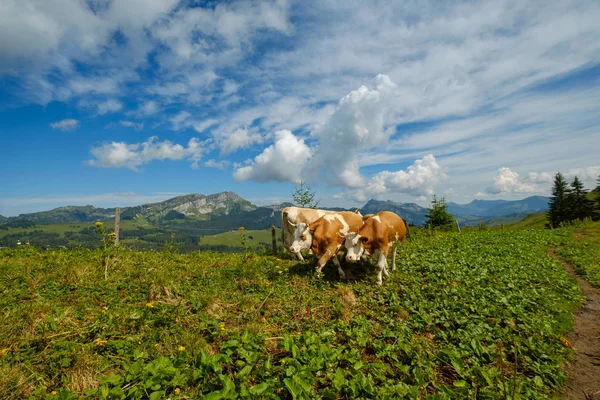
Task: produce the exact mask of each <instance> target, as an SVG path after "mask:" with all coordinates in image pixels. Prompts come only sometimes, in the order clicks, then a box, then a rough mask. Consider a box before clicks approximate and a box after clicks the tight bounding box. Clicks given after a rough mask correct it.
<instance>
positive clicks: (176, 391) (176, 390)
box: [173, 388, 181, 394]
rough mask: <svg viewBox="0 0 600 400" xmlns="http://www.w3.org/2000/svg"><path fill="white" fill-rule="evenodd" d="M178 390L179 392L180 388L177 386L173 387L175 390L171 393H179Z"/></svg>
mask: <svg viewBox="0 0 600 400" xmlns="http://www.w3.org/2000/svg"><path fill="white" fill-rule="evenodd" d="M179 392H181V389H179V388H175V390H174V391H173V393H175V394H179Z"/></svg>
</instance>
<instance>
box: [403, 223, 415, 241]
mask: <svg viewBox="0 0 600 400" xmlns="http://www.w3.org/2000/svg"><path fill="white" fill-rule="evenodd" d="M404 225H405V226H406V236H407V237H408V241H409V242H412V241H413V239H412V235H411V234H410V227H409V226H408V225H406V223H405V224H404Z"/></svg>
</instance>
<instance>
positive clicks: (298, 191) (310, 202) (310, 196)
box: [292, 180, 319, 208]
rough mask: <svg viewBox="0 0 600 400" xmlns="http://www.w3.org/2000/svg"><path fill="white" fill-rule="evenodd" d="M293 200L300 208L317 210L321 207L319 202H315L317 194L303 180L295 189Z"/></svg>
mask: <svg viewBox="0 0 600 400" xmlns="http://www.w3.org/2000/svg"><path fill="white" fill-rule="evenodd" d="M292 198H293V199H294V203H296V204H298V205H299V206H300V207H307V208H317V206H318V205H319V200H315V192H314V191H313V190H312V189H311V187H310V186H308V185H307V184H306V182H304V181H303V180H300V182H298V186H296V187H295V188H294V191H293V192H292Z"/></svg>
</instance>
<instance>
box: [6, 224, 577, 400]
mask: <svg viewBox="0 0 600 400" xmlns="http://www.w3.org/2000/svg"><path fill="white" fill-rule="evenodd" d="M248 233H249V232H248ZM568 236H569V232H568V231H566V230H552V231H550V230H547V231H523V232H498V231H487V232H470V233H463V234H462V235H457V234H448V235H440V234H438V233H435V234H434V236H433V237H432V238H431V239H427V238H426V237H425V236H422V237H419V238H418V240H416V241H414V242H412V243H405V244H404V245H403V246H401V247H400V248H399V249H398V252H399V253H398V261H399V262H398V264H399V268H398V270H397V271H394V272H391V274H390V277H389V278H388V279H386V280H384V284H383V286H381V287H378V286H376V285H375V284H374V283H375V271H374V269H373V268H372V267H367V268H360V267H358V266H352V267H351V266H346V267H345V269H346V270H347V271H348V272H349V273H351V274H352V275H353V276H354V277H355V279H353V280H351V281H348V282H340V281H338V279H337V272H336V270H335V268H334V267H332V266H330V267H327V268H325V270H324V272H325V277H324V278H323V279H322V280H314V279H313V278H312V271H313V265H314V261H311V262H306V263H295V262H292V261H288V260H281V259H278V258H275V257H271V256H258V255H256V254H252V253H248V254H216V253H210V252H203V253H201V252H195V253H191V254H176V253H170V252H151V251H149V252H132V251H129V250H127V249H118V250H115V253H114V254H113V255H114V258H107V257H106V253H103V252H102V251H100V250H97V251H90V250H56V251H38V250H36V249H34V248H31V247H26V246H25V247H21V248H18V249H4V250H0V291H2V293H3V295H2V296H0V309H1V310H2V323H1V324H0V397H1V398H6V399H9V398H22V397H28V396H32V397H33V398H46V396H47V398H52V399H54V398H77V397H80V398H81V397H83V398H86V397H91V398H131V399H138V398H151V399H159V398H167V397H170V398H173V399H174V398H198V397H201V396H207V397H206V398H209V399H217V398H236V397H242V398H259V399H262V398H264V399H277V398H284V399H287V398H298V399H301V398H331V399H336V398H359V397H360V398H381V399H385V398H389V399H395V398H435V399H456V398H489V399H505V398H514V396H513V394H514V393H518V394H519V397H520V398H523V399H525V398H532V399H539V398H549V397H552V396H553V395H554V394H555V393H557V391H558V390H559V388H560V387H561V385H563V384H564V381H565V374H564V372H563V371H562V370H561V368H560V366H561V365H562V364H563V363H564V362H565V361H566V360H567V359H568V357H569V354H570V353H569V352H570V350H569V349H568V348H567V347H565V346H564V345H563V343H562V342H561V338H562V336H563V335H564V333H565V332H566V331H568V330H569V329H570V328H571V324H572V314H571V311H572V310H573V309H574V308H575V307H576V306H578V305H579V304H581V302H582V296H581V293H580V290H579V288H578V287H577V284H576V283H575V282H574V280H573V279H572V278H571V277H570V276H569V275H568V274H567V273H566V272H565V271H564V269H563V268H562V265H561V264H560V262H558V261H556V260H554V259H553V258H552V257H550V256H548V255H547V254H546V253H545V252H546V249H547V248H549V247H555V246H558V245H560V244H561V243H562V242H564V241H565V240H568ZM107 259H108V260H109V269H108V272H109V274H108V279H107V280H105V279H104V267H103V265H102V262H103V260H107ZM53 392H56V395H55V396H54V395H52V393H53Z"/></svg>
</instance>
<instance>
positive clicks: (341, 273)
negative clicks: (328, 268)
mask: <svg viewBox="0 0 600 400" xmlns="http://www.w3.org/2000/svg"><path fill="white" fill-rule="evenodd" d="M333 263H334V264H335V266H336V267H337V269H338V272H339V273H340V278H341V279H346V273H345V272H344V270H343V269H342V266H341V265H340V260H338V258H337V256H333Z"/></svg>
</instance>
